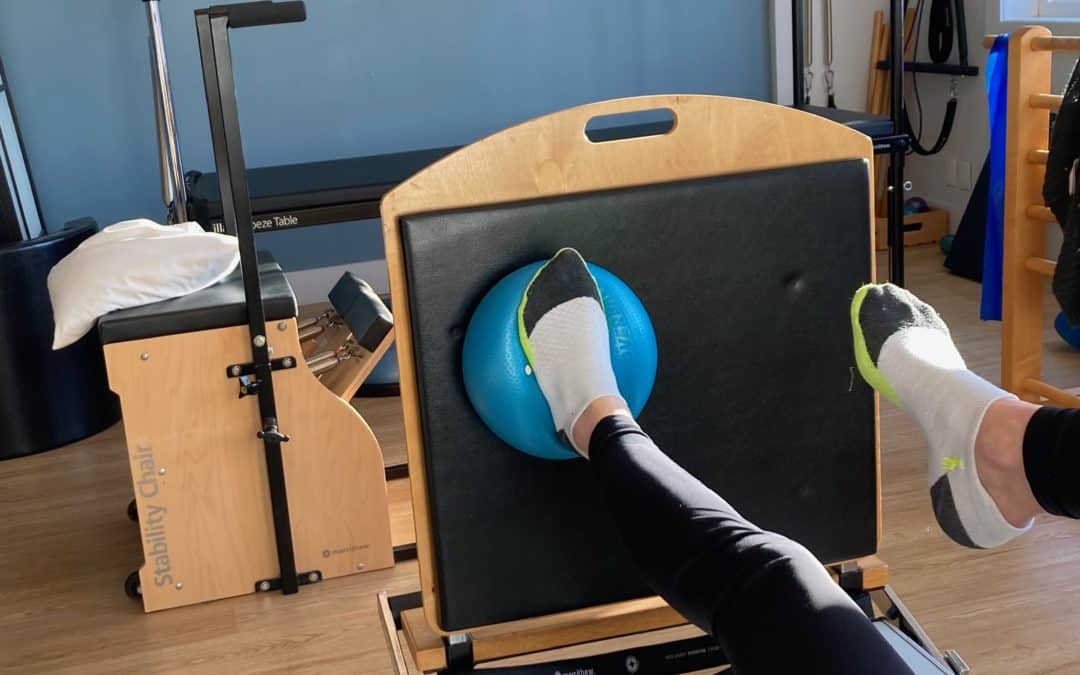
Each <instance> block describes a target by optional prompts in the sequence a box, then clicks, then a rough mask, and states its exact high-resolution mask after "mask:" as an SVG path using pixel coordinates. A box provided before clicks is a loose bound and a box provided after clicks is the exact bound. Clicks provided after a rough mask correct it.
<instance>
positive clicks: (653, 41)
mask: <svg viewBox="0 0 1080 675" xmlns="http://www.w3.org/2000/svg"><path fill="white" fill-rule="evenodd" d="M215 1H221V0H215ZM161 4H162V7H161V10H162V19H163V23H164V27H165V39H166V45H167V50H168V58H169V67H170V69H171V77H172V83H173V89H174V98H175V103H176V114H177V121H178V126H179V131H180V140H181V144H182V154H183V159H184V165H185V168H186V169H196V168H197V169H201V170H210V169H212V155H211V149H210V140H209V125H208V122H207V116H206V104H205V99H204V97H203V88H202V76H201V72H200V70H199V62H198V53H197V49H196V44H195V23H194V19H193V16H192V11H193V10H194V9H195V8H197V7H201V6H206V5H209V4H214V2H211V1H210V0H164V1H163V2H162V3H161ZM307 4H308V21H307V22H306V23H304V24H293V25H287V26H274V27H269V28H259V29H252V30H245V31H237V32H235V33H233V58H234V63H235V68H236V74H237V88H238V97H239V102H240V114H241V124H242V128H243V133H244V146H245V148H244V149H245V155H246V159H247V162H248V165H249V166H260V165H269V164H281V163H292V162H304V161H313V160H320V159H330V158H337V157H348V156H354V155H359V154H374V153H382V152H393V151H396V150H404V149H411V148H422V147H432V146H441V145H451V144H460V143H467V142H469V141H471V140H474V139H476V138H479V137H481V136H483V135H486V134H488V133H491V132H493V131H496V130H498V129H500V128H502V127H505V126H508V125H510V124H513V123H516V122H519V121H522V120H524V119H527V118H530V117H534V116H536V115H539V114H543V113H546V112H550V111H553V110H558V109H560V108H565V107H568V106H572V105H576V104H579V103H584V102H587V101H593V100H599V99H604V98H612V97H618V96H630V95H637V94H645V93H657V92H679V93H719V94H726V95H732V96H743V97H748V98H768V97H769V96H770V93H771V75H770V72H771V70H770V58H771V57H770V54H771V47H770V43H769V36H770V32H771V31H770V29H769V17H768V3H766V2H764V1H762V0H755V1H750V2H747V1H745V0H667V1H660V0H546V1H538V0H457V1H442V0H439V1H436V0H431V1H423V0H363V1H359V0H352V1H350V0H308V3H307ZM146 38H147V29H146V20H145V15H144V11H143V3H142V2H140V1H139V0H93V2H87V1H86V0H49V1H48V2H41V1H39V0H5V1H4V2H2V3H0V58H3V60H4V64H5V68H6V70H7V74H8V79H9V80H10V83H11V88H12V92H13V94H14V102H15V106H16V109H17V111H18V115H19V119H20V123H21V125H22V132H23V137H24V141H25V144H26V146H27V147H26V150H27V153H28V155H29V159H30V164H31V170H32V171H33V173H34V178H35V181H36V183H37V188H38V193H39V196H40V199H41V203H42V209H43V211H44V216H45V219H46V223H48V224H49V225H50V226H52V227H55V226H56V225H58V224H59V223H62V222H64V221H65V220H69V219H71V218H75V217H79V216H84V215H90V216H94V217H95V218H97V219H98V221H99V222H101V223H103V224H107V223H111V222H114V221H118V220H122V219H126V218H133V217H138V216H146V217H149V218H153V219H155V220H160V219H161V218H162V217H163V207H162V205H161V203H160V198H159V194H160V188H159V179H158V169H157V157H156V144H155V137H154V118H153V106H152V99H151V94H150V75H149V66H148V48H147V44H146ZM259 243H260V245H262V246H268V247H270V248H271V249H273V250H274V252H275V254H276V255H277V257H278V258H279V259H280V260H281V261H282V263H283V264H284V265H285V267H286V268H287V269H306V268H311V267H319V266H325V265H338V264H344V263H346V262H352V261H357V260H368V259H374V258H379V257H381V256H382V243H381V235H380V233H379V230H378V227H377V224H376V223H372V222H366V223H343V224H339V225H332V226H325V227H317V228H308V229H304V230H295V231H291V232H280V233H270V234H263V235H260V240H259Z"/></svg>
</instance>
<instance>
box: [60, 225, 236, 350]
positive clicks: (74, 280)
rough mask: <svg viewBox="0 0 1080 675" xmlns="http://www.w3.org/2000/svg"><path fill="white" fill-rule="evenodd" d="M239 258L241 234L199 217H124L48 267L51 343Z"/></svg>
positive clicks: (174, 292)
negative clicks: (164, 221) (176, 220)
mask: <svg viewBox="0 0 1080 675" xmlns="http://www.w3.org/2000/svg"><path fill="white" fill-rule="evenodd" d="M238 264H240V251H239V248H238V247H237V243H236V238H235V237H231V236H228V235H224V234H214V233H211V232H204V231H203V229H202V228H201V227H200V226H199V224H198V223H181V224H179V225H158V224H157V223H155V222H152V221H149V220H146V219H144V218H140V219H138V220H125V221H124V222H122V223H116V224H115V225H110V226H109V227H106V228H105V229H104V230H102V231H101V232H98V233H97V234H95V235H93V236H92V237H90V238H89V239H87V240H86V241H84V242H83V243H81V244H79V247H78V248H76V249H75V250H74V251H72V252H71V253H69V254H68V255H67V256H65V257H64V259H63V260H61V261H60V262H58V263H57V264H56V265H55V266H54V267H53V268H52V270H51V271H50V272H49V298H50V299H51V300H52V308H53V321H54V323H55V324H56V332H55V333H54V334H53V349H62V348H64V347H66V346H68V345H70V344H72V343H73V342H75V341H77V340H78V339H79V338H81V337H82V336H84V335H86V334H87V333H89V332H90V331H91V330H93V328H94V324H95V322H96V321H97V319H98V317H100V316H102V315H104V314H107V313H109V312H111V311H113V310H116V309H123V308H125V307H136V306H138V305H146V304H149V303H151V302H158V301H159V300H167V299H168V298H176V297H179V296H182V295H187V294H188V293H194V292H195V291H198V290H201V289H203V288H206V287H207V286H212V285H213V284H216V283H217V282H219V281H221V280H222V279H224V278H225V277H227V276H228V275H229V274H230V273H231V272H232V271H233V270H234V269H236V266H237V265H238Z"/></svg>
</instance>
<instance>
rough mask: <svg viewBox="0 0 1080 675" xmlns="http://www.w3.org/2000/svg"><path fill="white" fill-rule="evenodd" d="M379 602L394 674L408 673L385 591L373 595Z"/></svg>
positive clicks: (405, 674) (403, 674)
mask: <svg viewBox="0 0 1080 675" xmlns="http://www.w3.org/2000/svg"><path fill="white" fill-rule="evenodd" d="M375 597H376V598H377V600H378V603H379V619H381V623H382V625H383V633H384V635H385V636H386V646H387V647H389V649H390V660H391V661H393V663H394V674H395V675H409V669H408V667H407V666H406V665H405V653H404V652H403V651H402V650H401V640H399V639H398V634H397V630H396V629H395V628H394V614H393V611H392V610H391V609H390V598H389V595H388V594H387V592H386V591H379V593H378V594H377V595H376V596H375Z"/></svg>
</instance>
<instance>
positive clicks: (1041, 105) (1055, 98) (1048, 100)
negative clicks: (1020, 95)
mask: <svg viewBox="0 0 1080 675" xmlns="http://www.w3.org/2000/svg"><path fill="white" fill-rule="evenodd" d="M1028 105H1030V106H1031V107H1032V108H1037V109H1039V110H1050V111H1053V112H1057V111H1058V110H1060V109H1061V96H1060V95H1059V94H1032V95H1031V98H1030V99H1028Z"/></svg>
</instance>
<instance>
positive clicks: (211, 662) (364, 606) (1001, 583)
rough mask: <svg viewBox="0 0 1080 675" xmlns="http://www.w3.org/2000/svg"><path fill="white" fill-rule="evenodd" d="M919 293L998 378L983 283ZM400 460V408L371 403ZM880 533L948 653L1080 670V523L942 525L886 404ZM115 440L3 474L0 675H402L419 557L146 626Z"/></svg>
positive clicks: (1072, 380) (400, 518)
mask: <svg viewBox="0 0 1080 675" xmlns="http://www.w3.org/2000/svg"><path fill="white" fill-rule="evenodd" d="M908 282H909V283H908V285H909V287H910V288H911V289H912V290H914V291H915V292H916V293H918V294H920V295H921V296H922V297H924V298H925V299H926V300H928V301H930V302H931V303H933V304H934V305H936V306H937V307H938V308H939V310H940V311H941V312H942V314H944V316H945V318H946V320H947V321H948V322H949V324H950V326H951V327H952V330H953V334H954V336H955V337H956V340H957V342H958V343H959V345H960V349H961V351H962V352H963V353H964V355H965V357H967V359H968V362H969V364H970V365H971V367H972V368H973V369H974V370H976V371H977V372H979V373H980V374H982V375H983V376H985V377H987V378H989V379H991V380H995V381H996V380H997V378H998V350H999V338H998V326H997V325H996V324H984V323H981V322H980V321H979V320H978V297H979V286H978V285H977V284H975V283H972V282H970V281H966V280H964V279H960V278H957V277H951V276H949V275H947V274H945V273H944V272H943V271H942V269H941V256H940V254H938V253H937V251H936V248H933V247H929V248H922V249H909V262H908ZM1047 335H1048V337H1047V368H1046V371H1045V374H1046V375H1047V379H1048V380H1050V381H1051V382H1054V383H1057V384H1060V385H1063V386H1070V385H1073V384H1080V354H1077V353H1075V352H1071V351H1069V350H1068V349H1066V348H1065V347H1063V346H1062V345H1061V343H1060V342H1059V341H1058V340H1057V338H1056V337H1054V336H1052V332H1049V333H1048V334H1047ZM360 406H361V407H362V409H363V411H364V414H365V416H366V417H367V418H368V420H369V422H370V423H371V424H372V426H373V427H374V429H375V432H376V435H377V436H378V437H379V439H380V441H381V442H382V443H383V444H384V445H385V446H386V447H387V449H388V453H392V454H394V455H396V456H400V453H401V444H402V434H401V430H400V425H399V423H398V422H397V416H398V415H399V412H398V407H397V406H398V404H397V400H396V399H372V400H368V401H366V402H363V403H361V404H360ZM882 417H883V420H882V444H883V450H884V503H885V535H884V539H883V541H882V546H881V556H882V557H883V558H884V559H885V560H886V561H888V562H889V563H890V565H891V566H892V570H893V582H894V583H893V585H894V587H895V588H896V589H897V590H898V591H899V592H900V594H901V596H902V597H903V598H904V599H905V600H906V601H907V604H908V605H909V607H910V608H911V609H912V610H913V611H914V613H915V614H916V616H917V617H918V618H919V619H920V620H921V621H922V623H923V625H924V627H925V628H926V629H927V630H928V632H929V633H930V635H931V636H932V637H933V638H934V639H935V640H936V641H937V643H938V645H939V646H941V647H943V648H953V649H956V650H958V651H959V652H960V654H961V655H962V656H964V657H965V658H966V659H967V661H968V662H969V664H970V665H972V666H973V668H974V669H975V671H976V672H977V673H1009V674H1012V675H1016V674H1018V673H1022V674H1027V673H1080V612H1077V611H1076V609H1075V605H1076V601H1077V599H1078V598H1080V523H1075V522H1070V521H1064V520H1060V521H1040V523H1039V526H1038V527H1037V528H1036V529H1035V530H1034V531H1033V532H1031V533H1029V534H1028V535H1026V536H1024V537H1022V538H1021V539H1020V540H1019V541H1017V542H1014V543H1013V544H1012V545H1010V546H1007V547H1005V548H1004V549H1001V550H996V551H993V552H979V551H969V550H967V549H963V548H961V547H959V546H956V545H953V544H952V543H950V542H949V541H948V540H947V539H946V538H945V537H944V536H943V535H942V534H941V533H940V532H939V531H938V529H937V528H936V527H935V526H934V522H933V516H932V514H931V511H930V502H929V497H928V494H927V487H926V468H925V448H924V445H923V440H922V438H921V437H920V436H919V433H918V430H917V429H916V428H915V427H914V426H913V425H912V424H911V423H910V422H909V421H908V420H907V419H905V418H904V417H903V416H902V415H901V414H900V413H898V412H897V411H896V410H895V409H893V408H891V407H890V406H888V405H887V404H884V405H883V415H882ZM130 491H131V485H130V478H129V476H128V475H127V462H126V458H125V451H124V448H123V436H122V430H121V429H120V427H119V426H117V427H114V428H112V429H110V430H108V431H106V432H104V433H102V434H99V435H98V436H96V437H94V438H91V439H88V440H86V441H83V442H80V443H76V444H74V445H72V446H69V447H67V448H63V449H60V450H56V451H53V452H48V453H44V454H41V455H36V456H34V457H27V458H23V459H18V460H12V461H7V462H0V672H5V673H129V672H140V673H159V672H183V673H248V672H262V673H270V672H281V673H285V672H289V673H294V672H303V673H380V674H382V673H391V672H392V670H391V661H390V657H389V655H388V653H387V649H386V645H385V641H384V637H383V634H382V630H381V627H380V625H379V623H378V616H377V613H376V605H375V593H376V591H378V590H388V591H390V592H391V593H400V592H406V591H411V590H415V589H416V587H417V578H416V565H415V563H411V562H410V563H404V564H401V565H398V567H397V568H396V569H393V570H385V571H378V572H372V573H369V574H361V575H355V576H351V577H347V578H343V579H335V580H331V581H328V582H324V583H322V584H317V585H315V586H309V587H306V588H304V589H303V591H302V592H301V593H300V594H298V595H294V596H289V597H283V596H280V595H277V594H266V595H257V596H256V595H251V596H246V597H241V598H234V599H230V600H222V601H218V602H213V603H208V604H205V605H201V606H195V607H188V608H181V609H174V610H169V611H165V612H159V613H157V614H151V615H147V614H143V613H142V611H141V609H140V607H139V606H138V605H137V604H136V603H134V602H133V601H131V600H129V599H128V598H127V597H125V596H124V594H123V592H122V589H121V584H122V582H123V579H124V577H125V576H126V575H127V573H128V572H130V571H131V570H133V569H135V568H136V567H137V566H138V565H139V563H140V557H141V551H140V547H139V540H138V534H137V529H136V526H135V525H134V524H133V523H131V522H130V521H128V520H127V518H126V516H125V508H126V505H127V502H128V499H129V498H130ZM392 499H393V500H394V502H395V507H394V512H393V514H392V518H393V522H394V527H395V541H396V542H400V541H402V540H404V539H408V538H409V537H411V533H410V526H411V524H410V513H409V510H408V506H407V503H406V502H407V487H406V486H404V485H400V484H399V485H395V486H394V487H393V488H392Z"/></svg>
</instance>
